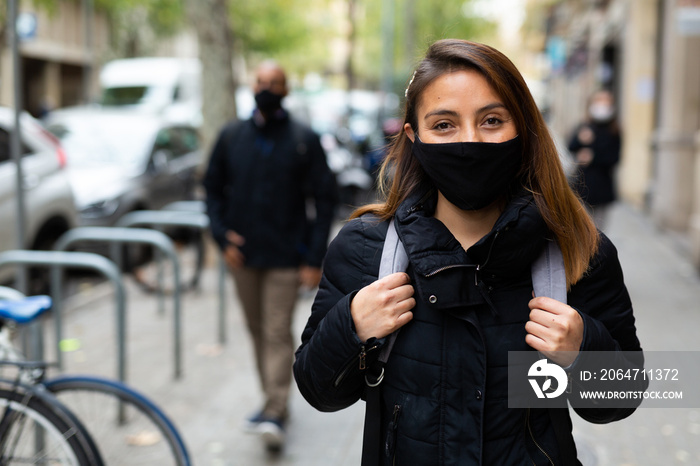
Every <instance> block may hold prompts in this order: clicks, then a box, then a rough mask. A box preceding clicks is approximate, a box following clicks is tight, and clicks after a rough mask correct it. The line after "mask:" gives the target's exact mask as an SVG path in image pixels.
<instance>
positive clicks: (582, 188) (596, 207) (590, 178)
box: [568, 89, 622, 230]
mask: <svg viewBox="0 0 700 466" xmlns="http://www.w3.org/2000/svg"><path fill="white" fill-rule="evenodd" d="M621 146H622V137H621V132H620V126H619V125H618V122H617V119H616V118H615V98H614V97H613V95H612V93H611V92H610V91H608V90H605V89H601V90H598V91H596V92H594V93H593V94H592V95H591V97H590V98H589V99H588V109H587V115H586V120H585V121H584V122H583V123H581V124H580V125H578V127H577V128H576V129H575V130H574V132H573V135H572V136H571V139H570V140H569V146H568V147H569V151H571V155H573V157H574V160H575V162H576V164H577V165H578V167H579V177H578V179H577V180H576V183H575V185H574V187H575V188H576V190H577V191H578V194H579V195H580V196H581V199H583V201H584V202H585V204H586V206H587V207H588V208H589V210H590V212H591V215H592V216H593V220H594V221H595V224H596V226H597V227H598V228H599V229H600V230H605V227H606V226H607V218H608V211H609V208H610V205H611V204H612V203H613V202H614V201H615V199H616V197H617V193H616V192H615V173H614V172H615V167H616V166H617V164H618V162H619V161H620V147H621Z"/></svg>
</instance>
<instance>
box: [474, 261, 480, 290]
mask: <svg viewBox="0 0 700 466" xmlns="http://www.w3.org/2000/svg"><path fill="white" fill-rule="evenodd" d="M480 269H481V265H478V264H477V266H476V270H475V271H474V286H478V285H479V270H480Z"/></svg>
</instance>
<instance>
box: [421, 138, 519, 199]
mask: <svg viewBox="0 0 700 466" xmlns="http://www.w3.org/2000/svg"><path fill="white" fill-rule="evenodd" d="M412 152H413V155H414V156H415V157H416V158H417V159H418V161H419V162H420V164H421V166H422V167H423V170H425V173H426V174H427V175H428V177H429V178H430V179H431V181H432V182H433V184H435V187H436V188H437V189H438V190H439V191H440V192H441V193H442V195H443V196H445V198H446V199H447V200H448V201H450V202H451V203H452V204H454V205H455V206H457V207H459V208H460V209H462V210H478V209H482V208H484V207H486V206H488V205H490V204H492V203H493V202H495V201H496V200H498V199H499V198H500V197H502V196H504V195H505V194H506V192H507V190H508V187H509V186H510V184H511V183H512V182H513V180H514V179H515V176H516V174H517V173H518V170H519V169H520V165H521V162H522V143H521V140H520V137H518V136H516V137H515V138H513V139H511V140H510V141H505V142H498V143H492V142H450V143H444V144H426V143H424V142H422V141H421V140H420V139H419V138H418V135H416V140H415V142H414V143H413V148H412Z"/></svg>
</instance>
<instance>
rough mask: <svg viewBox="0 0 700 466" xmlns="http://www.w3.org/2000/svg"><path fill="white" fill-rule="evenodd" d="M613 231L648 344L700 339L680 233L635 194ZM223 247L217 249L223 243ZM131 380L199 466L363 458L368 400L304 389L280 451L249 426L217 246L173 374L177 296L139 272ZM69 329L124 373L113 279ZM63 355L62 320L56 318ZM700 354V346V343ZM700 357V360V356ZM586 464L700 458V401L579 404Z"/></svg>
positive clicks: (242, 335)
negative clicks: (589, 414)
mask: <svg viewBox="0 0 700 466" xmlns="http://www.w3.org/2000/svg"><path fill="white" fill-rule="evenodd" d="M611 214H612V215H611V217H610V224H609V227H608V230H607V233H608V236H610V238H611V239H612V240H613V242H614V243H615V245H616V246H617V248H618V251H619V255H620V260H621V263H622V266H623V269H624V273H625V279H626V283H627V286H628V288H629V291H630V294H631V296H632V301H633V303H634V306H635V315H636V318H637V325H638V334H639V338H640V340H641V342H642V347H643V348H644V349H645V350H647V351H652V350H653V351H669V350H686V351H688V350H693V351H697V350H700V341H699V340H698V338H697V332H698V330H697V329H698V328H700V304H699V303H700V277H699V276H698V274H697V272H696V271H695V270H694V268H693V267H692V266H691V264H690V262H689V259H688V258H687V254H685V253H684V249H683V247H682V246H681V245H680V243H679V242H678V241H679V240H677V239H676V238H675V237H674V236H672V235H670V234H667V233H661V232H659V231H657V229H656V228H655V227H654V226H653V225H652V223H651V221H650V220H649V219H648V218H647V217H645V216H644V215H643V214H641V213H640V212H638V211H636V210H634V209H633V208H632V207H629V206H627V205H624V204H619V205H617V206H616V207H615V208H614V209H613V212H611ZM212 252H213V251H212ZM126 285H127V297H128V305H127V321H128V326H127V355H128V357H127V367H128V370H127V381H128V383H129V384H131V385H132V386H134V387H135V388H137V389H139V390H141V391H142V392H144V393H145V394H147V395H148V396H150V397H151V398H152V399H153V400H154V401H155V402H156V403H157V404H159V405H160V406H161V407H162V408H163V409H164V410H165V411H166V412H167V413H168V414H169V415H170V416H171V417H172V419H173V420H174V422H175V423H176V424H177V425H178V427H179V428H180V430H181V433H182V435H183V436H184V439H185V442H186V443H187V445H188V447H189V449H190V454H191V456H192V458H193V461H194V464H195V465H198V466H231V465H254V466H255V465H302V464H303V465H312V466H313V465H328V464H334V465H336V466H345V465H357V464H359V458H360V450H361V441H362V424H363V417H364V406H362V404H361V403H360V404H358V405H356V406H353V407H351V408H350V409H347V410H344V411H342V412H338V413H332V414H328V413H319V412H316V411H315V410H314V409H313V408H311V407H310V406H309V405H308V404H306V402H305V401H304V400H303V399H302V397H301V395H299V393H298V392H297V391H294V393H293V397H292V402H291V420H290V423H289V425H288V443H287V447H286V448H285V449H284V451H283V452H282V454H280V455H278V456H270V455H268V454H267V453H266V452H265V450H264V448H263V445H262V443H261V442H260V441H259V439H257V438H255V437H252V436H250V435H247V434H244V433H243V432H242V430H241V428H240V425H241V423H242V421H243V419H244V418H245V417H247V416H248V415H250V414H251V413H252V412H254V411H255V410H256V409H257V408H258V404H259V402H260V399H259V396H258V387H257V380H256V378H255V373H254V365H253V358H252V354H251V348H250V341H249V338H248V335H247V332H246V330H245V327H244V323H243V321H242V315H241V313H240V312H239V310H238V309H237V305H236V303H235V300H234V299H233V290H232V288H233V287H232V284H231V282H230V280H229V279H227V280H226V292H227V302H226V309H227V314H226V319H227V323H226V326H225V330H226V337H227V341H226V343H225V344H224V345H220V344H219V343H218V333H219V327H218V324H217V312H218V306H219V301H218V281H217V267H216V258H214V257H211V254H210V257H209V260H208V266H207V268H206V270H205V272H204V275H203V278H202V282H201V287H200V288H201V289H200V291H199V292H189V293H186V294H184V295H183V301H182V310H183V329H184V330H183V331H184V343H183V374H182V377H181V378H180V379H179V380H174V379H173V357H174V355H173V337H172V333H173V332H172V327H173V326H172V303H171V301H172V300H171V297H170V296H166V300H165V307H166V312H165V314H160V313H159V311H158V301H157V299H156V296H155V295H153V294H145V293H144V292H143V291H141V290H140V289H138V288H137V287H136V286H135V285H134V283H133V282H132V281H130V280H127V282H126ZM312 299H313V298H312V297H310V296H305V297H303V299H302V300H300V302H299V305H298V307H297V310H296V317H295V333H296V336H297V338H298V336H299V335H300V333H301V330H302V329H303V326H304V324H305V322H306V319H307V316H308V313H309V310H310V306H311V302H312ZM65 308H66V314H65V317H64V318H65V322H64V338H66V339H73V340H74V341H75V342H78V345H74V346H75V347H76V348H73V349H74V351H71V352H69V353H65V360H66V369H65V371H66V372H69V373H81V372H82V373H94V374H100V375H105V376H110V377H113V376H115V374H116V367H117V366H116V357H115V354H116V341H115V335H116V329H115V324H114V308H115V306H114V302H113V296H112V286H111V285H110V284H107V283H105V284H100V285H97V286H87V285H86V287H85V289H84V290H83V291H81V292H80V293H78V294H77V295H75V296H74V297H72V298H70V299H69V301H68V302H66V306H65ZM46 327H47V329H46V334H47V342H46V348H47V356H48V358H52V357H53V356H52V355H53V354H55V353H53V351H54V350H53V348H54V343H52V341H53V340H52V335H53V333H52V331H53V330H52V326H51V325H47V326H46ZM699 354H700V353H699ZM699 362H700V360H699ZM573 418H574V425H575V432H574V433H575V437H576V439H577V445H578V448H579V458H580V460H581V461H582V462H583V464H584V465H597V466H619V465H639V466H642V465H659V464H664V465H669V464H677V465H684V464H698V463H700V406H698V407H695V408H694V409H682V410H681V409H650V408H646V409H644V408H641V409H638V410H637V411H636V412H635V413H634V414H633V415H632V416H631V417H630V418H628V419H625V420H623V421H620V422H617V423H613V424H607V425H593V424H588V423H585V422H584V421H581V420H580V419H579V418H577V417H576V415H573Z"/></svg>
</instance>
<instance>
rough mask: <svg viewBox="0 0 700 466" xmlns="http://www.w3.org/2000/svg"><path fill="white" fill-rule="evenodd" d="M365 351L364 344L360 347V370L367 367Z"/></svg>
mask: <svg viewBox="0 0 700 466" xmlns="http://www.w3.org/2000/svg"><path fill="white" fill-rule="evenodd" d="M366 358H367V352H366V351H365V345H362V346H361V348H360V370H361V371H363V370H365V369H367V360H366Z"/></svg>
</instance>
